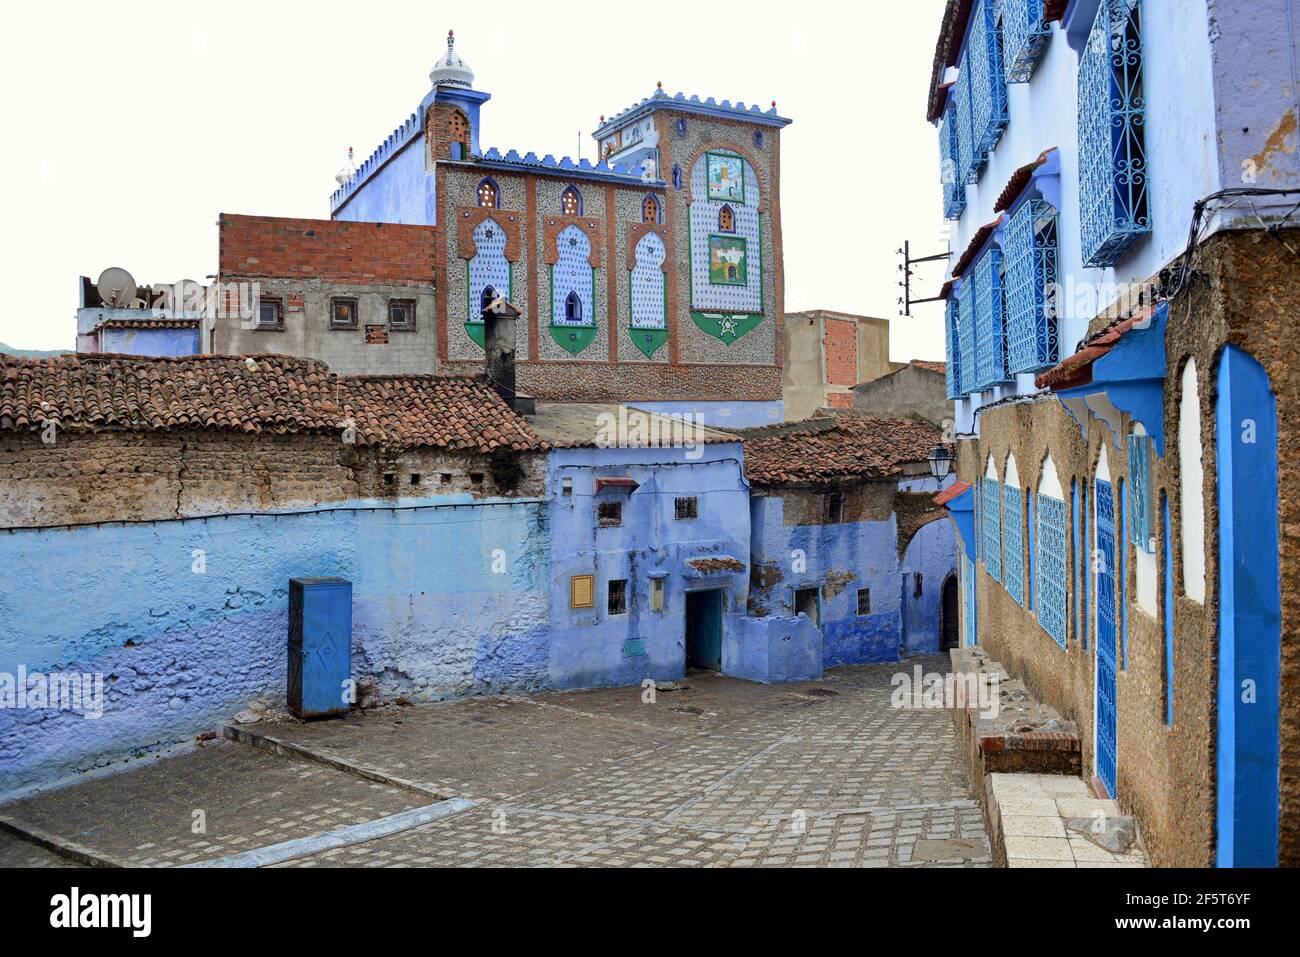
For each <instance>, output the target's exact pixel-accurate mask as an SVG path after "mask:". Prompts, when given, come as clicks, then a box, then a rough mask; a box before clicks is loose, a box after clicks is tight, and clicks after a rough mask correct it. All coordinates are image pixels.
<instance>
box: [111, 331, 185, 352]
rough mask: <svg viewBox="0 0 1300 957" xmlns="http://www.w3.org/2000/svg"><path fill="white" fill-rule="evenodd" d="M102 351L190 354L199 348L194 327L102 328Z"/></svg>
mask: <svg viewBox="0 0 1300 957" xmlns="http://www.w3.org/2000/svg"><path fill="white" fill-rule="evenodd" d="M102 336H103V351H104V352H110V353H120V354H122V355H131V356H192V355H197V354H198V353H199V352H200V351H201V350H200V348H199V330H198V329H105V330H104V331H103V333H102Z"/></svg>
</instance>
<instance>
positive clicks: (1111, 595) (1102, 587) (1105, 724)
mask: <svg viewBox="0 0 1300 957" xmlns="http://www.w3.org/2000/svg"><path fill="white" fill-rule="evenodd" d="M1096 502H1097V525H1096V528H1097V554H1096V558H1095V566H1096V571H1097V644H1096V655H1097V708H1096V716H1095V718H1094V720H1095V721H1096V725H1097V777H1098V778H1100V779H1101V783H1102V784H1103V785H1105V787H1106V791H1107V792H1108V793H1109V794H1110V796H1111V797H1115V796H1116V792H1115V778H1116V773H1115V771H1116V761H1115V752H1116V741H1115V490H1114V488H1113V487H1112V486H1111V484H1110V483H1109V482H1103V481H1101V480H1100V479H1098V480H1097V497H1096Z"/></svg>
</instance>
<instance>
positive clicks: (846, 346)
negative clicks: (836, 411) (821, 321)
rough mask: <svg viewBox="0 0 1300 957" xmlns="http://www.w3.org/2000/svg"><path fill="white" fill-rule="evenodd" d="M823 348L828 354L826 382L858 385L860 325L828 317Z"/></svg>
mask: <svg viewBox="0 0 1300 957" xmlns="http://www.w3.org/2000/svg"><path fill="white" fill-rule="evenodd" d="M822 346H823V348H824V349H825V353H826V381H827V382H828V383H830V384H831V385H848V386H852V385H857V384H858V324H857V323H856V322H852V321H849V320H845V319H831V318H830V317H827V318H826V325H825V332H824V333H823V336H822ZM849 405H850V406H851V405H852V402H851V401H850V403H849ZM847 407H848V406H845V408H847Z"/></svg>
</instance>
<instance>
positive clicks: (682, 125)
mask: <svg viewBox="0 0 1300 957" xmlns="http://www.w3.org/2000/svg"><path fill="white" fill-rule="evenodd" d="M685 135H686V120H684V119H681V118H678V120H677V137H678V139H681V138H682V137H684V136H685Z"/></svg>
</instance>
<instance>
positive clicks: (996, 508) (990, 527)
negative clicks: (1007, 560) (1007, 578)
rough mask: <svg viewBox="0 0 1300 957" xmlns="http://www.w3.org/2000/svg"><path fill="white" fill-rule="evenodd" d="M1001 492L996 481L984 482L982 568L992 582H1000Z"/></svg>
mask: <svg viewBox="0 0 1300 957" xmlns="http://www.w3.org/2000/svg"><path fill="white" fill-rule="evenodd" d="M1001 491H1002V487H1001V486H1000V485H998V481H997V479H991V478H986V479H985V480H984V507H983V512H984V515H983V518H984V536H983V538H984V568H985V569H986V570H987V571H988V573H989V574H990V575H991V576H992V577H993V580H994V581H1002V529H1001V522H1002V507H1001V501H1002V495H1001Z"/></svg>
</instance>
